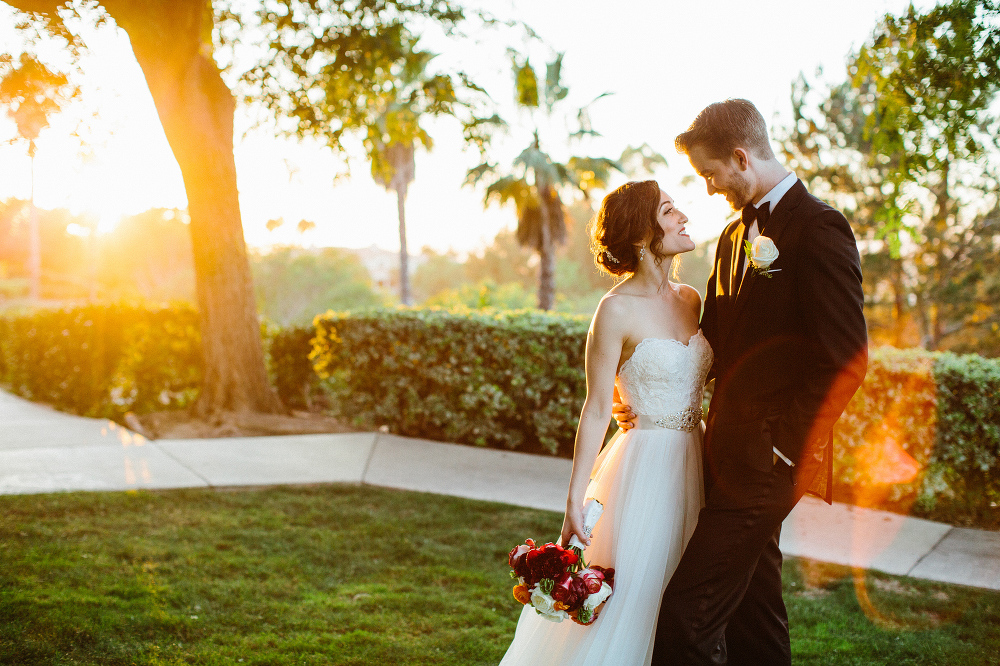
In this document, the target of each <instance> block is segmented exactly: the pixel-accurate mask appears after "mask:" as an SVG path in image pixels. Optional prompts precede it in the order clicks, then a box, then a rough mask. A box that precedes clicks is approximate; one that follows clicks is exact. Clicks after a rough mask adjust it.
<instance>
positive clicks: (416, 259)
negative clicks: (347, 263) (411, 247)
mask: <svg viewBox="0 0 1000 666" xmlns="http://www.w3.org/2000/svg"><path fill="white" fill-rule="evenodd" d="M344 250H346V251H347V252H351V253H353V254H354V255H355V256H356V257H357V258H358V259H359V260H360V261H361V263H362V264H363V265H364V267H365V269H367V271H368V275H369V276H370V277H371V279H372V284H374V285H375V286H377V287H381V288H382V289H386V290H388V291H395V290H398V289H399V252H398V251H397V250H383V249H382V248H380V247H378V246H376V245H369V246H368V247H363V248H359V249H353V248H344ZM425 261H427V257H425V256H424V255H422V254H416V255H414V254H411V255H410V262H409V264H410V270H409V273H410V276H411V277H412V276H413V271H415V270H416V269H417V267H418V266H420V265H421V264H422V263H424V262H425Z"/></svg>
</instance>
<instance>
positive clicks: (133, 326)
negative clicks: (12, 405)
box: [0, 305, 201, 418]
mask: <svg viewBox="0 0 1000 666" xmlns="http://www.w3.org/2000/svg"><path fill="white" fill-rule="evenodd" d="M0 381H2V382H3V383H4V384H6V385H7V386H8V387H9V388H10V390H12V391H14V392H15V393H17V394H19V395H21V396H24V397H26V398H28V399H31V400H35V401H38V402H43V403H48V404H50V405H52V406H53V407H55V408H56V409H61V410H64V411H68V412H73V413H75V414H82V415H85V416H99V417H108V418H120V417H121V416H122V415H123V414H124V413H125V412H128V411H136V412H148V411H153V410H155V409H164V408H170V407H182V406H185V405H187V404H188V403H190V402H191V401H192V400H193V399H194V397H195V395H196V393H197V387H198V384H199V383H200V381H201V352H200V337H199V333H198V319H197V313H196V312H195V311H194V309H193V308H191V307H187V306H175V307H162V308H143V307H132V306H122V305H113V306H112V305H93V306H85V307H78V308H73V309H63V310H36V311H32V312H28V313H20V314H8V315H3V316H0Z"/></svg>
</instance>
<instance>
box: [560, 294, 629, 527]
mask: <svg viewBox="0 0 1000 666" xmlns="http://www.w3.org/2000/svg"><path fill="white" fill-rule="evenodd" d="M613 302H614V299H605V300H603V301H601V304H600V305H598V307H597V312H596V313H595V314H594V320H593V322H592V323H591V325H590V331H589V332H588V333H587V355H586V371H587V399H586V400H585V401H584V403H583V411H582V412H581V413H580V426H579V428H578V429H577V431H576V444H575V448H574V450H573V473H572V475H571V476H570V482H569V492H568V494H567V497H566V516H565V519H564V520H563V528H562V535H561V537H560V541H561V543H562V544H563V545H565V544H566V543H567V542H568V541H569V538H570V536H571V535H573V534H576V535H577V537H579V538H580V540H582V541H583V542H584V543H586V544H589V543H590V539H589V537H587V535H586V534H584V533H583V515H582V514H583V503H584V501H585V500H586V499H587V498H586V492H587V486H588V485H589V483H590V472H591V470H592V469H593V467H594V461H595V460H596V459H597V454H598V453H599V452H600V450H601V445H602V444H603V443H604V434H605V432H606V431H607V428H608V421H609V420H610V418H611V403H612V400H613V399H614V387H615V373H616V371H617V370H618V360H619V359H620V357H621V350H622V342H623V340H624V337H625V336H624V331H623V330H622V328H621V321H622V320H623V319H624V317H621V316H620V313H616V312H614V310H616V309H618V308H617V307H616V306H615V305H612V303H613Z"/></svg>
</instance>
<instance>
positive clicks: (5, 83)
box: [0, 53, 79, 301]
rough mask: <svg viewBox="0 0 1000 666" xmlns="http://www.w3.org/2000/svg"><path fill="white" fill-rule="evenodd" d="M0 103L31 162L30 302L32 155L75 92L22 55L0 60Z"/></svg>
mask: <svg viewBox="0 0 1000 666" xmlns="http://www.w3.org/2000/svg"><path fill="white" fill-rule="evenodd" d="M0 72H2V73H3V77H2V78H0V104H3V105H4V106H6V107H7V115H8V116H9V117H10V118H11V119H12V120H13V121H14V125H15V126H16V127H17V136H18V138H19V139H21V140H23V141H27V142H28V158H29V159H30V160H31V206H30V211H31V212H30V217H29V220H30V221H29V251H28V272H29V274H30V276H31V300H33V301H38V299H39V298H40V296H41V281H42V245H41V234H40V231H39V228H38V211H37V209H36V208H35V153H36V152H37V144H36V142H37V141H38V137H39V135H40V134H41V132H42V130H44V129H45V128H46V127H48V126H49V119H50V118H51V117H52V116H53V115H55V114H57V113H59V112H60V111H62V110H63V108H64V107H65V105H66V103H67V102H68V101H69V100H70V99H72V98H73V97H76V95H77V94H78V93H79V89H78V88H77V87H76V86H74V85H72V84H70V82H69V79H68V78H67V77H66V75H65V74H61V73H58V72H53V71H52V70H50V69H49V68H48V67H46V66H45V64H44V63H42V62H41V61H39V60H38V59H37V58H35V57H34V56H32V55H30V54H27V53H24V54H22V55H21V58H20V60H19V61H18V62H17V63H16V64H15V63H14V62H13V60H12V59H11V58H10V56H4V57H3V58H2V59H0Z"/></svg>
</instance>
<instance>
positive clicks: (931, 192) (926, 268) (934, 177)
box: [783, 0, 1000, 351]
mask: <svg viewBox="0 0 1000 666" xmlns="http://www.w3.org/2000/svg"><path fill="white" fill-rule="evenodd" d="M998 18H1000V12H998V9H997V5H996V4H995V3H991V2H982V1H981V0H980V1H977V0H954V1H953V2H951V3H949V4H945V5H940V6H937V7H935V8H933V9H931V10H929V11H927V12H926V13H920V12H918V11H916V10H915V9H913V8H912V7H911V8H910V9H909V10H908V11H907V12H906V13H905V14H903V15H901V16H892V15H888V16H886V17H885V19H884V20H883V21H882V22H881V23H880V24H879V25H878V27H877V28H876V30H875V31H874V33H873V36H872V38H871V40H870V41H869V42H868V43H866V44H865V45H864V46H863V47H862V48H861V49H860V50H859V51H858V52H857V53H855V54H854V55H852V56H851V58H850V59H849V63H848V72H847V73H848V79H847V80H846V81H844V82H842V83H839V84H836V85H833V86H830V87H829V88H827V89H826V90H825V91H823V90H821V91H816V90H814V89H813V87H812V86H810V84H808V83H807V82H806V81H805V80H804V79H802V80H800V81H799V82H797V83H796V84H795V85H794V86H793V96H792V98H793V99H792V103H793V110H794V118H795V122H794V124H793V125H792V126H791V127H790V128H788V129H787V130H786V133H785V137H784V141H783V144H784V148H785V153H786V156H787V157H788V159H789V164H790V166H792V167H793V168H794V169H795V170H796V172H797V173H798V174H799V175H800V176H801V177H802V178H803V179H805V180H807V181H811V183H812V186H813V189H814V190H815V191H817V192H818V193H820V194H821V195H825V196H829V197H831V198H834V199H838V203H839V204H840V205H841V206H842V207H843V208H844V209H845V210H846V211H848V214H849V217H850V218H851V219H852V221H853V223H854V227H855V231H856V233H857V234H858V236H859V237H860V238H861V239H862V246H863V249H864V252H863V257H862V260H863V262H864V270H865V288H866V292H867V299H868V304H869V312H870V321H871V322H872V324H873V326H874V327H875V328H876V329H878V328H883V329H888V330H889V334H888V336H887V337H888V340H889V341H891V342H893V343H894V344H897V345H908V344H914V343H919V344H921V345H922V346H924V347H927V348H931V349H934V348H938V347H940V346H942V345H946V346H953V347H956V348H960V349H967V350H968V349H976V348H980V349H983V350H984V351H986V350H987V349H986V348H984V347H980V346H979V345H977V344H976V343H975V341H976V340H978V341H980V342H982V341H984V340H985V339H987V338H995V339H997V340H998V341H1000V336H997V334H996V331H997V328H998V325H1000V278H998V275H1000V264H998V259H997V256H998V250H1000V187H998V176H1000V174H998V173H997V167H996V165H997V164H998V162H997V160H998V157H1000V145H998V143H997V134H998V132H997V130H998V129H1000V124H998V119H997V117H996V114H995V101H996V97H997V92H998V90H1000V24H998ZM816 92H820V99H819V100H818V101H816V98H815V93H816ZM875 332H877V330H876V331H875Z"/></svg>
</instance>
